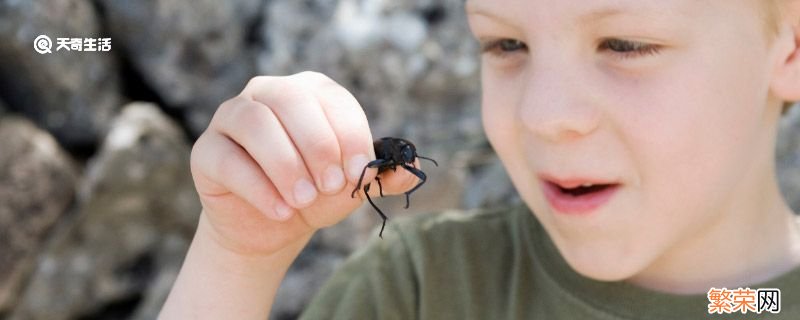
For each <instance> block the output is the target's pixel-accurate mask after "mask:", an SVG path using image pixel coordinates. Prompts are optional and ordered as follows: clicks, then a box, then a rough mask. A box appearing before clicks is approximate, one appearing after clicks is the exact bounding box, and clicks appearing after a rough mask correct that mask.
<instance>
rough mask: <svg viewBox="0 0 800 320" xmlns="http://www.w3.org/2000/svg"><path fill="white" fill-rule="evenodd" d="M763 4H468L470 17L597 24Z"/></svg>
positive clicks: (534, 0)
mask: <svg viewBox="0 0 800 320" xmlns="http://www.w3.org/2000/svg"><path fill="white" fill-rule="evenodd" d="M763 1H765V0H589V1H587V0H467V1H466V10H467V13H470V14H488V15H494V16H499V17H502V18H505V19H524V20H523V21H540V20H544V19H547V18H548V17H554V18H555V17H557V18H558V19H562V20H563V19H569V20H597V19H601V18H607V17H613V16H616V15H624V14H629V15H640V16H641V15H649V16H654V17H663V16H670V17H673V18H677V17H685V18H691V17H698V16H702V15H707V14H714V13H716V14H720V13H723V14H724V13H725V12H727V11H736V10H739V9H744V10H747V11H751V12H753V13H757V12H762V11H763V3H762V2H763Z"/></svg>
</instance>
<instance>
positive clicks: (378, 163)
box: [350, 137, 439, 238]
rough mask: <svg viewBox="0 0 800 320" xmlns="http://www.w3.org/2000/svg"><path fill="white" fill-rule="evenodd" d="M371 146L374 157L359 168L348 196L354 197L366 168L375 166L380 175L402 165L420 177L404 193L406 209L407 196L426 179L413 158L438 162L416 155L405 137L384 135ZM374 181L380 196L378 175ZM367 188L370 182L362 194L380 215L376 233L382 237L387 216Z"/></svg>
mask: <svg viewBox="0 0 800 320" xmlns="http://www.w3.org/2000/svg"><path fill="white" fill-rule="evenodd" d="M372 147H373V149H374V150H375V158H376V159H375V160H372V161H370V162H369V163H367V165H366V166H364V169H363V170H361V176H360V177H359V178H358V184H356V188H355V189H353V192H352V193H351V194H350V196H351V197H353V198H355V196H356V192H358V190H359V189H361V183H362V182H363V181H364V174H365V173H366V172H367V169H369V168H377V169H378V175H380V174H381V173H383V172H385V171H387V170H390V169H391V170H393V171H397V167H398V166H399V167H402V168H403V169H406V170H407V171H408V172H411V173H412V174H413V175H415V176H417V178H419V179H420V182H419V183H418V184H417V185H416V186H414V187H413V188H411V190H408V191H406V192H405V195H406V206H405V208H406V209H408V206H409V196H410V195H411V193H413V192H414V191H416V190H417V189H419V187H421V186H422V185H423V184H425V181H427V176H426V175H425V172H422V170H420V169H417V168H416V167H414V160H416V158H420V159H425V160H429V161H431V162H433V164H434V165H436V166H437V167H438V166H439V164H438V163H436V160H433V159H431V158H428V157H423V156H420V155H418V154H417V148H416V147H415V146H414V144H413V143H411V141H408V140H406V139H402V138H392V137H384V138H380V139H378V140H375V141H374V142H373V143H372ZM375 181H377V182H378V190H379V191H380V195H381V197H383V186H381V179H380V177H379V176H376V177H375ZM369 188H370V183H367V184H364V194H365V195H366V196H367V201H369V204H371V205H372V207H373V208H375V211H377V212H378V215H380V217H381V219H383V225H381V231H380V233H379V234H378V236H379V237H381V238H383V228H384V227H386V219H387V218H386V215H385V214H384V213H383V211H381V209H380V208H378V206H376V205H375V203H374V202H372V198H370V197H369Z"/></svg>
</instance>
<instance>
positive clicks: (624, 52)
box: [598, 39, 661, 59]
mask: <svg viewBox="0 0 800 320" xmlns="http://www.w3.org/2000/svg"><path fill="white" fill-rule="evenodd" d="M660 49H661V47H660V46H659V45H655V44H649V43H644V42H637V41H628V40H621V39H606V40H604V41H603V42H602V43H600V46H599V48H598V50H601V51H611V52H612V53H613V54H615V55H618V56H619V57H620V58H623V59H628V58H636V57H641V56H647V55H654V54H657V53H658V52H659V50H660Z"/></svg>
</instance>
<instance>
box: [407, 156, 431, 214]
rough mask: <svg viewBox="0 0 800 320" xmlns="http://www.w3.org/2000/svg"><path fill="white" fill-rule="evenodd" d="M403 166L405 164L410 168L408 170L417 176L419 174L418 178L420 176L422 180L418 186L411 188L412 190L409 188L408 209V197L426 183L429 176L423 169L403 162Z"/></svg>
mask: <svg viewBox="0 0 800 320" xmlns="http://www.w3.org/2000/svg"><path fill="white" fill-rule="evenodd" d="M402 166H403V168H405V169H406V170H408V172H411V173H412V174H414V175H415V176H417V178H419V179H420V180H421V181H420V182H419V183H418V184H417V185H416V186H414V188H411V190H408V191H407V192H406V209H408V204H409V203H408V197H409V196H410V195H411V193H413V192H414V191H416V190H417V189H419V187H421V186H422V185H423V184H424V183H425V181H426V180H427V176H426V175H425V172H422V170H419V169H417V168H414V167H412V166H409V165H407V164H405V163H404V164H402Z"/></svg>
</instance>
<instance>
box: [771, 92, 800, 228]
mask: <svg viewBox="0 0 800 320" xmlns="http://www.w3.org/2000/svg"><path fill="white" fill-rule="evenodd" d="M779 128H780V129H779V131H778V147H777V168H776V170H777V175H778V182H779V183H780V186H781V191H782V192H783V196H784V197H785V198H786V201H787V202H788V203H789V206H790V207H792V209H793V210H794V212H795V213H798V214H800V170H798V168H800V106H798V105H795V106H794V107H792V108H791V109H789V111H788V112H787V113H786V114H785V115H784V116H783V118H782V119H781V123H780V127H779Z"/></svg>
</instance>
